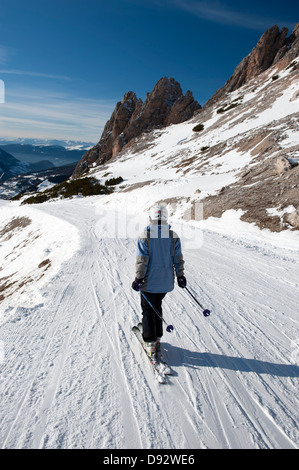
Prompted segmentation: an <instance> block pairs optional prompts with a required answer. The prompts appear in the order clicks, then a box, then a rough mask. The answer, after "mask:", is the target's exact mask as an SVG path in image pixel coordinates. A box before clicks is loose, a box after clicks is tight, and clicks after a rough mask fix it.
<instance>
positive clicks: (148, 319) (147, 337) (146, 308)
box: [140, 292, 166, 341]
mask: <svg viewBox="0 0 299 470" xmlns="http://www.w3.org/2000/svg"><path fill="white" fill-rule="evenodd" d="M143 293H144V295H145V296H146V297H147V299H148V300H149V301H150V303H151V304H152V305H153V306H154V307H155V308H156V310H157V311H158V312H159V313H160V315H161V316H162V300H163V299H164V297H165V295H166V294H156V293H153V292H143ZM140 296H141V308H142V330H143V339H144V341H156V339H157V338H161V336H163V321H162V320H161V318H159V317H158V315H157V314H156V313H155V312H154V310H153V309H152V307H151V306H150V305H149V303H148V302H147V301H146V300H145V298H144V297H143V295H142V294H140Z"/></svg>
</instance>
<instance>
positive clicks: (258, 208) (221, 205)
mask: <svg viewBox="0 0 299 470" xmlns="http://www.w3.org/2000/svg"><path fill="white" fill-rule="evenodd" d="M298 189H299V166H298V165H295V164H292V163H291V161H290V160H288V159H287V158H286V157H284V156H282V155H281V156H275V157H272V158H268V159H266V160H265V161H263V162H261V163H259V164H257V165H254V166H251V167H250V168H249V169H247V170H246V171H244V172H243V173H242V174H241V176H240V179H239V180H238V181H237V182H236V183H235V184H233V185H230V186H227V187H223V188H222V189H221V190H220V191H219V193H218V194H217V195H214V196H209V197H207V198H205V199H203V200H202V201H201V202H203V204H204V214H203V216H204V219H207V218H209V217H221V215H222V214H223V213H224V212H225V211H227V210H230V209H235V210H237V209H242V210H243V211H244V214H243V216H242V217H241V220H244V221H246V222H250V223H255V224H256V225H257V226H258V227H259V228H261V229H264V228H267V229H269V230H271V231H273V232H280V231H282V230H285V229H287V228H292V229H293V230H299V224H298V223H297V221H298V217H296V214H298V210H299V190H298ZM289 206H293V207H294V211H293V213H292V216H291V214H287V213H285V214H284V215H283V216H282V217H280V216H278V215H274V216H271V215H270V214H269V213H268V212H267V209H270V208H276V209H278V210H279V211H281V213H283V212H284V209H286V208H287V207H289ZM290 226H291V227H290Z"/></svg>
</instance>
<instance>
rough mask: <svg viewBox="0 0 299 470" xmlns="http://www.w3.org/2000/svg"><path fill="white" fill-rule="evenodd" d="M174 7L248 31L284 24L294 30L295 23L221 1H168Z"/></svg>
mask: <svg viewBox="0 0 299 470" xmlns="http://www.w3.org/2000/svg"><path fill="white" fill-rule="evenodd" d="M167 2H168V3H169V4H171V5H172V6H176V7H178V8H180V9H182V10H185V11H188V12H189V13H191V14H193V15H195V16H197V17H199V18H201V19H204V20H208V21H212V22H215V23H221V24H226V25H231V26H241V27H244V28H248V29H255V30H261V31H264V30H266V29H267V28H269V27H271V26H273V25H274V24H276V23H277V24H282V25H283V26H287V27H288V28H290V29H291V28H293V27H294V25H295V23H290V22H285V23H283V22H282V21H281V20H278V19H277V18H271V17H263V16H260V15H259V14H249V13H243V12H242V11H235V10H233V9H232V8H230V7H229V6H227V5H226V4H225V3H223V2H221V1H217V0H216V1H205V0H203V1H197V0H171V2H169V0H167Z"/></svg>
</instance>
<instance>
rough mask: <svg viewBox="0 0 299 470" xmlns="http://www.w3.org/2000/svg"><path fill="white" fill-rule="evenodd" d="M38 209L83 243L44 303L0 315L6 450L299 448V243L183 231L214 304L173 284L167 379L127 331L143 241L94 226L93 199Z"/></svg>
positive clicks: (135, 313)
mask: <svg viewBox="0 0 299 470" xmlns="http://www.w3.org/2000/svg"><path fill="white" fill-rule="evenodd" d="M24 210H25V209H24ZM36 210H42V211H44V212H46V213H48V214H50V215H54V216H56V217H59V218H61V219H63V220H66V221H68V222H70V223H72V224H73V225H75V226H76V228H77V229H78V230H79V231H80V236H81V246H80V249H79V251H78V252H77V253H76V254H75V255H74V256H73V257H72V258H71V259H70V260H69V261H68V262H65V263H64V264H63V267H62V269H61V271H60V273H58V274H57V275H56V276H55V278H54V279H53V280H52V282H51V284H50V285H49V286H48V288H47V289H45V291H44V296H43V297H44V303H43V304H40V305H37V306H36V307H34V308H26V307H19V308H17V309H16V311H15V314H14V315H10V316H8V318H7V321H5V322H4V323H3V324H2V325H1V326H0V335H1V337H0V339H2V340H3V341H4V342H5V346H6V355H5V359H4V361H2V364H1V363H0V370H1V388H2V391H3V392H2V398H1V403H0V416H1V430H0V445H1V447H2V448H110V449H115V448H119V449H126V448H132V449H133V448H143V449H153V448H155V449H200V448H209V449H211V448H222V449H224V448H234V449H237V448H260V449H262V448H298V440H299V439H298V424H297V423H298V398H297V395H298V377H299V368H298V366H297V365H295V364H294V362H295V361H294V360H293V361H292V360H291V359H292V354H293V355H294V354H295V358H296V357H297V358H298V351H297V352H296V351H294V349H293V346H294V344H295V342H296V341H297V340H298V336H299V335H298V318H297V301H296V299H298V290H299V288H298V252H297V253H296V252H294V251H288V250H282V249H278V248H277V249H274V248H273V249H272V248H270V247H268V248H267V247H265V246H264V245H261V246H258V245H254V244H250V243H245V242H241V241H240V240H238V239H233V238H230V237H226V236H223V235H220V234H217V233H213V232H209V231H205V232H204V240H203V245H202V247H201V248H200V249H197V250H184V240H182V244H183V251H184V257H185V262H186V264H185V266H186V277H187V281H188V284H189V286H191V289H192V290H193V291H194V292H195V293H196V294H197V295H198V297H199V299H200V301H201V303H203V304H204V305H205V306H206V307H207V308H210V309H211V312H212V314H211V316H210V317H209V318H204V317H203V316H202V315H201V313H200V311H199V310H198V308H197V307H196V305H194V303H193V301H192V300H191V299H190V297H188V295H187V293H186V292H184V291H182V290H181V289H179V288H178V287H175V289H174V291H173V292H171V293H169V294H168V295H167V296H166V298H165V300H164V316H165V318H166V320H168V321H169V322H171V323H173V324H174V326H175V330H174V332H173V333H171V334H168V333H166V332H165V334H164V338H163V339H164V347H165V355H166V357H167V359H168V361H169V364H170V365H171V367H172V368H173V370H174V375H173V376H171V377H170V378H169V383H168V384H166V385H161V384H158V383H157V381H156V380H155V379H154V377H153V373H152V370H151V369H150V367H149V366H148V364H147V361H146V358H145V357H144V353H143V351H142V350H141V348H140V346H139V345H138V343H137V341H136V339H135V338H134V335H133V334H132V332H131V327H132V326H133V324H135V323H137V322H138V321H139V320H140V307H139V296H138V294H137V293H135V292H134V291H133V290H132V289H131V282H132V279H133V278H134V264H135V250H136V240H134V239H129V238H109V237H108V236H105V234H104V233H102V234H100V233H99V230H98V229H97V214H96V211H95V208H94V207H93V205H92V204H90V203H89V202H88V200H85V201H83V202H82V201H76V200H74V201H70V202H67V203H66V202H63V203H53V204H45V205H43V206H42V207H39V208H37V209H36ZM174 228H175V227H174Z"/></svg>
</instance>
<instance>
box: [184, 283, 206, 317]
mask: <svg viewBox="0 0 299 470" xmlns="http://www.w3.org/2000/svg"><path fill="white" fill-rule="evenodd" d="M185 289H186V291H187V292H188V294H189V295H190V296H191V297H192V299H193V300H195V302H196V303H197V304H198V305H199V306H200V308H201V310H202V313H203V316H204V317H209V316H210V315H211V312H210V310H208V309H207V308H204V307H203V306H202V305H201V304H200V303H199V302H198V300H197V299H196V298H195V297H194V295H193V294H192V292H190V290H189V289H188V287H186V286H185Z"/></svg>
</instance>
